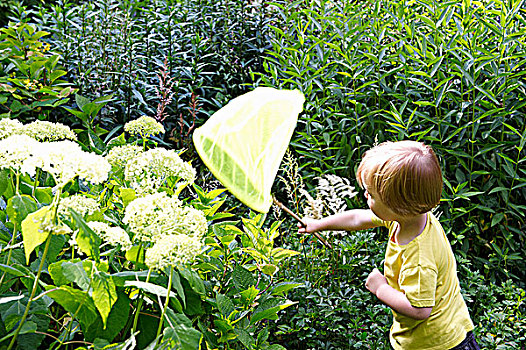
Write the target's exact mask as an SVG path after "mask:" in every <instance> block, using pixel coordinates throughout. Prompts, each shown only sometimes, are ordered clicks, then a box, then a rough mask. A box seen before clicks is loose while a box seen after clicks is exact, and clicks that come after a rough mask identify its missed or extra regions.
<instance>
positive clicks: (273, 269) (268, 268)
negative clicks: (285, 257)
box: [261, 264, 279, 276]
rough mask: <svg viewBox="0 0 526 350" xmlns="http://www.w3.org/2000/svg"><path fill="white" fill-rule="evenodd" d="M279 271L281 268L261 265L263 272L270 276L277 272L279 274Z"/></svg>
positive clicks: (272, 265)
mask: <svg viewBox="0 0 526 350" xmlns="http://www.w3.org/2000/svg"><path fill="white" fill-rule="evenodd" d="M278 270H279V267H277V266H276V265H274V264H263V265H261V272H263V273H264V274H266V275H269V276H273V275H274V274H275V273H276V272H278Z"/></svg>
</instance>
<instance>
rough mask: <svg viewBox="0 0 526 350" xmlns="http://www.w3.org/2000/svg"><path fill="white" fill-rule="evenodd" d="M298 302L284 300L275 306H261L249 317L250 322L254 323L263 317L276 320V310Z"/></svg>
mask: <svg viewBox="0 0 526 350" xmlns="http://www.w3.org/2000/svg"><path fill="white" fill-rule="evenodd" d="M297 303H298V302H296V301H295V302H292V301H290V300H287V301H285V302H284V303H279V304H278V305H276V306H272V307H269V308H265V307H262V308H261V309H259V310H256V311H255V312H254V314H253V315H252V317H251V318H250V324H255V323H256V322H258V321H261V320H263V319H269V320H277V319H278V315H277V313H278V311H280V310H283V309H285V308H287V307H289V306H292V305H294V304H297Z"/></svg>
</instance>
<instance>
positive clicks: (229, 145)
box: [193, 87, 305, 213]
mask: <svg viewBox="0 0 526 350" xmlns="http://www.w3.org/2000/svg"><path fill="white" fill-rule="evenodd" d="M304 101H305V97H304V96H303V94H302V93H301V92H300V91H298V90H293V91H291V90H276V89H273V88H268V87H259V88H256V89H255V90H253V91H251V92H248V93H246V94H244V95H241V96H239V97H237V98H235V99H233V100H232V101H230V102H229V103H228V104H227V105H226V106H224V107H223V108H221V109H220V110H219V111H217V112H216V113H214V114H213V115H212V116H211V117H210V119H208V121H207V122H206V123H205V124H204V125H203V126H201V127H200V128H198V129H196V130H195V132H194V134H193V141H194V144H195V148H196V150H197V152H198V153H199V156H200V157H201V159H202V160H203V162H204V163H205V164H206V166H207V167H208V168H209V169H210V171H211V172H212V173H213V174H214V176H215V177H216V178H217V179H218V180H219V181H221V183H222V184H223V185H224V186H225V187H226V188H228V189H229V190H230V192H231V193H232V194H233V195H234V196H236V197H237V198H238V199H239V200H240V201H241V202H243V203H244V204H246V205H247V206H249V207H250V208H252V209H254V210H256V211H259V212H261V213H266V212H268V210H269V209H270V206H271V205H272V196H271V194H270V190H271V188H272V184H273V182H274V178H275V177H276V174H277V172H278V169H279V165H280V163H281V160H282V159H283V156H284V154H285V151H286V150H287V147H288V145H289V142H290V138H291V137H292V133H293V132H294V128H295V127H296V123H297V120H298V114H299V113H300V112H301V111H302V109H303V102H304Z"/></svg>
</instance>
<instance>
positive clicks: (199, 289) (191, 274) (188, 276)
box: [179, 268, 205, 295]
mask: <svg viewBox="0 0 526 350" xmlns="http://www.w3.org/2000/svg"><path fill="white" fill-rule="evenodd" d="M179 273H180V274H181V277H183V278H184V279H185V280H186V281H188V283H189V284H190V287H192V289H193V290H194V291H195V292H196V293H198V294H201V295H204V294H205V285H204V283H203V280H202V279H201V277H199V274H198V273H197V272H195V271H192V270H190V269H188V268H180V269H179Z"/></svg>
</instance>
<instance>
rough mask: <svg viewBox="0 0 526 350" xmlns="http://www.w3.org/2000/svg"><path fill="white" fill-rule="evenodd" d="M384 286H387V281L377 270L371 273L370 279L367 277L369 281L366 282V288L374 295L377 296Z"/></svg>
mask: <svg viewBox="0 0 526 350" xmlns="http://www.w3.org/2000/svg"><path fill="white" fill-rule="evenodd" d="M384 284H387V279H386V278H385V277H384V275H383V274H382V273H381V272H380V271H379V270H378V269H377V268H375V269H374V270H373V271H371V273H370V274H369V277H367V281H365V287H367V289H369V291H370V292H371V293H373V294H374V295H376V291H377V290H378V288H380V286H382V285H384Z"/></svg>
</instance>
